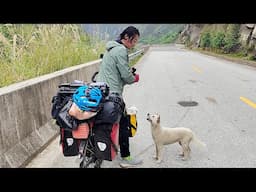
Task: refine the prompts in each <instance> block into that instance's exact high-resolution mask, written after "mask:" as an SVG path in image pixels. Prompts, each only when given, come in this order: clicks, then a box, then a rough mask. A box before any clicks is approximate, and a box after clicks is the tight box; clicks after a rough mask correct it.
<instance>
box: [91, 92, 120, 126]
mask: <svg viewBox="0 0 256 192" xmlns="http://www.w3.org/2000/svg"><path fill="white" fill-rule="evenodd" d="M124 107H125V104H124V101H123V98H122V97H121V96H120V95H119V94H117V93H110V94H109V96H107V97H106V98H105V100H104V103H103V107H102V109H101V111H99V113H98V114H97V116H96V117H95V124H96V125H97V124H105V123H110V124H114V123H118V122H119V121H120V119H121V116H122V113H123V112H124Z"/></svg>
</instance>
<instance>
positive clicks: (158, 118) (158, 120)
mask: <svg viewBox="0 0 256 192" xmlns="http://www.w3.org/2000/svg"><path fill="white" fill-rule="evenodd" d="M157 123H160V115H157Z"/></svg>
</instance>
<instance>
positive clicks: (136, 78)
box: [134, 73, 140, 82]
mask: <svg viewBox="0 0 256 192" xmlns="http://www.w3.org/2000/svg"><path fill="white" fill-rule="evenodd" d="M134 77H135V80H134V82H138V81H139V80H140V76H139V74H136V73H135V75H134Z"/></svg>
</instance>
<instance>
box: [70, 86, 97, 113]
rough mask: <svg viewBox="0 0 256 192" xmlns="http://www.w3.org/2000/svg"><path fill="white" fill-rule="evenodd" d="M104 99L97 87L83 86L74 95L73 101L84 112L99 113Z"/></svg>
mask: <svg viewBox="0 0 256 192" xmlns="http://www.w3.org/2000/svg"><path fill="white" fill-rule="evenodd" d="M101 98H102V93H101V90H100V89H99V88H97V87H91V86H87V85H84V86H81V87H79V88H78V89H77V90H76V92H75V93H74V94H73V101H74V102H75V104H76V105H77V106H78V107H79V109H81V110H82V111H94V112H95V111H97V110H98V107H99V104H100V101H101Z"/></svg>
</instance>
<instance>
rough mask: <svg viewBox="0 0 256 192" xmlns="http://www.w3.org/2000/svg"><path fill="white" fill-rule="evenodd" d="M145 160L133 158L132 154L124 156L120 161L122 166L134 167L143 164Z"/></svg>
mask: <svg viewBox="0 0 256 192" xmlns="http://www.w3.org/2000/svg"><path fill="white" fill-rule="evenodd" d="M142 162H143V161H142V160H141V159H135V158H132V157H131V156H128V157H124V158H122V160H121V162H120V167H122V168H129V167H134V166H136V165H139V164H141V163H142Z"/></svg>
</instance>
